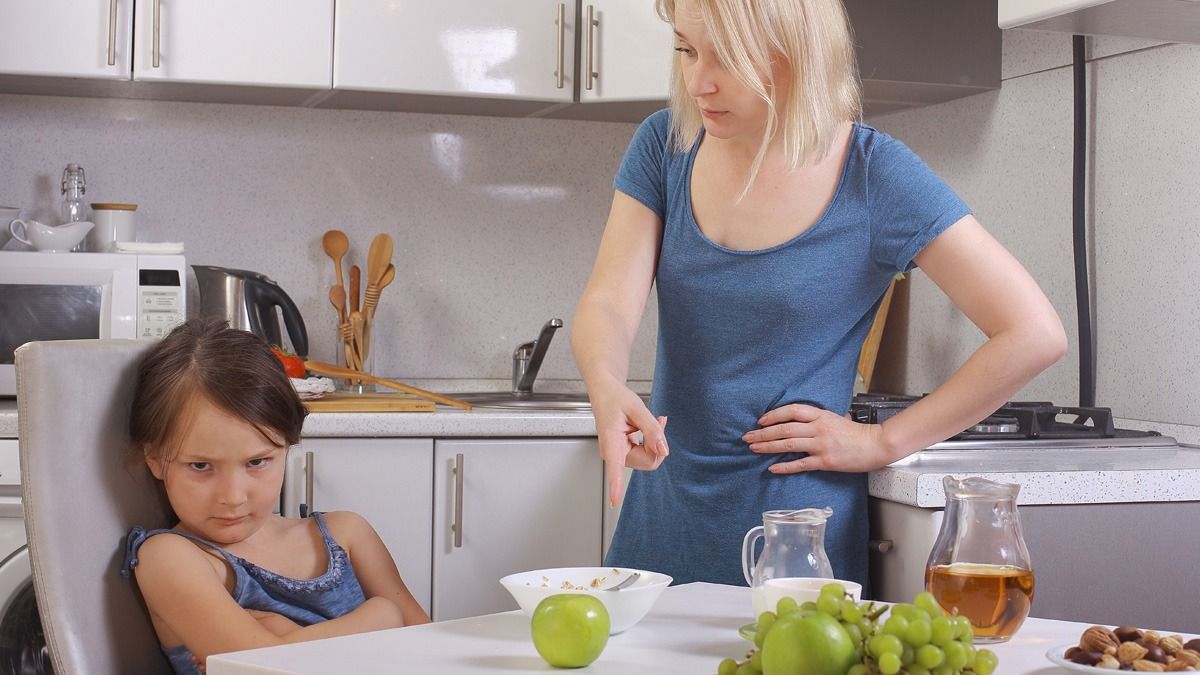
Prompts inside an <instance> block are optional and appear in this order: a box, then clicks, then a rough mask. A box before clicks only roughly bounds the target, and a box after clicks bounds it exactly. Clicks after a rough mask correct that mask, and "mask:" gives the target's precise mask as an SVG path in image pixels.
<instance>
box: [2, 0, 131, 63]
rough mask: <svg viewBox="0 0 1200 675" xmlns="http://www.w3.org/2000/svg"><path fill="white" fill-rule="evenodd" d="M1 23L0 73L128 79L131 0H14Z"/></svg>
mask: <svg viewBox="0 0 1200 675" xmlns="http://www.w3.org/2000/svg"><path fill="white" fill-rule="evenodd" d="M0 26H4V36H3V37H0V73H5V74H10V75H40V76H51V77H72V78H88V79H109V80H128V79H129V71H130V57H131V45H132V36H133V0H92V2H79V0H37V1H36V2H27V1H19V0H13V1H12V2H3V3H0Z"/></svg>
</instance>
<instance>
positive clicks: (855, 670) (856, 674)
mask: <svg viewBox="0 0 1200 675" xmlns="http://www.w3.org/2000/svg"><path fill="white" fill-rule="evenodd" d="M846 675H871V668H870V667H869V666H865V665H863V664H861V663H857V664H855V665H853V666H850V670H847V671H846Z"/></svg>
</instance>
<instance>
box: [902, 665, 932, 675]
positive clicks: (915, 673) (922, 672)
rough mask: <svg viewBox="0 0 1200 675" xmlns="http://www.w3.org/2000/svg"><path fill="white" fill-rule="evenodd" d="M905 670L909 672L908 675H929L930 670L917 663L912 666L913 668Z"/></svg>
mask: <svg viewBox="0 0 1200 675" xmlns="http://www.w3.org/2000/svg"><path fill="white" fill-rule="evenodd" d="M905 670H907V671H908V675H929V669H928V668H926V667H925V666H922V665H919V664H916V663H914V664H912V665H911V666H908V667H907V668H905Z"/></svg>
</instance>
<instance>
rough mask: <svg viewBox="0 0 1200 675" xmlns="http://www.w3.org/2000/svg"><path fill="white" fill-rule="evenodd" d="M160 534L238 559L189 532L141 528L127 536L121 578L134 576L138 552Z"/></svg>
mask: <svg viewBox="0 0 1200 675" xmlns="http://www.w3.org/2000/svg"><path fill="white" fill-rule="evenodd" d="M322 530H324V528H322ZM160 534H174V535H178V536H180V537H184V538H185V539H191V540H192V541H194V542H196V543H197V544H200V545H201V546H205V547H207V548H211V549H213V550H214V551H216V552H218V553H220V554H221V555H222V556H223V557H224V558H225V559H226V560H228V561H229V562H230V563H233V562H235V561H236V557H235V556H234V555H233V554H231V553H230V552H229V551H226V550H225V549H223V548H221V547H220V546H218V545H217V544H214V543H212V542H211V541H209V540H207V539H203V538H201V537H197V536H196V535H194V534H188V533H187V532H180V531H178V530H171V529H156V530H146V529H144V528H141V527H134V528H133V529H131V530H129V534H128V535H126V537H125V562H124V564H122V565H121V576H122V577H125V578H126V579H128V578H129V576H130V575H131V574H133V568H135V567H137V564H138V557H137V553H138V550H139V549H140V548H141V547H142V544H144V543H146V540H147V539H149V538H150V537H153V536H156V535H160Z"/></svg>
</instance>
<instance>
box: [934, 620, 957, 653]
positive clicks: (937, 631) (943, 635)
mask: <svg viewBox="0 0 1200 675" xmlns="http://www.w3.org/2000/svg"><path fill="white" fill-rule="evenodd" d="M929 628H930V636H929V641H930V642H932V643H933V644H935V645H937V646H939V647H945V646H946V645H947V644H949V643H951V642H953V641H954V624H953V623H951V621H950V617H946V616H939V617H938V618H936V619H934V620H933V623H932V624H930V626H929Z"/></svg>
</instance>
